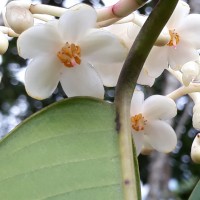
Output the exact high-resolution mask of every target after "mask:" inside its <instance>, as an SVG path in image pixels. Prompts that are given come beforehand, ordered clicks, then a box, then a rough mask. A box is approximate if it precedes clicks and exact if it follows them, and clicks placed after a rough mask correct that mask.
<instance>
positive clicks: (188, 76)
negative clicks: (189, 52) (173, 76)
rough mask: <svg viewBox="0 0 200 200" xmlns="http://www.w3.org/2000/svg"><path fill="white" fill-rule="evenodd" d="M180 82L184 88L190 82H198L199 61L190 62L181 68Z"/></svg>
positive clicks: (199, 76)
mask: <svg viewBox="0 0 200 200" xmlns="http://www.w3.org/2000/svg"><path fill="white" fill-rule="evenodd" d="M181 72H182V81H183V84H184V85H185V86H188V85H189V84H190V82H193V81H194V82H199V81H200V63H199V61H196V62H195V61H190V62H187V63H186V64H184V65H183V66H182V68H181Z"/></svg>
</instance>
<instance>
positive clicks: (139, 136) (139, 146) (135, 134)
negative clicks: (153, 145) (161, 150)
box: [132, 129, 144, 155]
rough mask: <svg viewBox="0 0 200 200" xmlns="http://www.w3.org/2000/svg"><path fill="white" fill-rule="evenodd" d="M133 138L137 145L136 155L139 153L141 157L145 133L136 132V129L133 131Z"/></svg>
mask: <svg viewBox="0 0 200 200" xmlns="http://www.w3.org/2000/svg"><path fill="white" fill-rule="evenodd" d="M132 136H133V140H134V144H135V148H136V153H137V155H139V154H140V152H141V150H142V146H143V143H144V136H143V132H141V131H140V132H136V131H135V130H134V129H132Z"/></svg>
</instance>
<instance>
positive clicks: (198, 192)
mask: <svg viewBox="0 0 200 200" xmlns="http://www.w3.org/2000/svg"><path fill="white" fill-rule="evenodd" d="M199 199H200V181H199V182H198V183H197V184H196V186H195V188H194V190H193V191H192V194H191V195H190V197H189V200H199Z"/></svg>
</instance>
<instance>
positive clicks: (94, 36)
mask: <svg viewBox="0 0 200 200" xmlns="http://www.w3.org/2000/svg"><path fill="white" fill-rule="evenodd" d="M79 44H80V46H81V54H82V57H84V59H85V60H87V61H89V62H91V63H92V64H93V62H95V63H97V62H99V63H106V64H108V63H109V64H110V63H113V62H115V63H116V62H124V60H125V58H126V55H127V54H128V49H127V47H125V45H124V44H122V43H121V42H120V40H119V39H118V38H117V37H116V36H114V35H112V34H111V33H109V32H108V31H104V30H92V31H90V32H89V33H88V34H87V35H86V36H85V37H84V38H83V39H82V40H81V41H79Z"/></svg>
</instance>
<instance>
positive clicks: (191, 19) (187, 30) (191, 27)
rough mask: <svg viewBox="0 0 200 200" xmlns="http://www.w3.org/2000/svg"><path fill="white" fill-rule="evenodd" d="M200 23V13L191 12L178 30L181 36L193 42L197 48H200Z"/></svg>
mask: <svg viewBox="0 0 200 200" xmlns="http://www.w3.org/2000/svg"><path fill="white" fill-rule="evenodd" d="M199 24H200V15H199V14H190V15H188V16H187V17H186V18H185V19H184V21H183V22H182V24H181V26H180V27H179V28H178V29H177V32H178V33H180V37H182V38H184V40H187V41H189V42H190V43H192V44H193V46H194V47H195V48H196V49H199V48H200V39H199V35H200V26H199Z"/></svg>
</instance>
